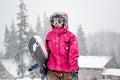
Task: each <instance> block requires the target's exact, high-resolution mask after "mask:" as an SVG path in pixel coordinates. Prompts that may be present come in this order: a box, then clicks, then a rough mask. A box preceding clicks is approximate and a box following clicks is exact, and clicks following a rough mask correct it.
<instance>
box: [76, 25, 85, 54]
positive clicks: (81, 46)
mask: <svg viewBox="0 0 120 80" xmlns="http://www.w3.org/2000/svg"><path fill="white" fill-rule="evenodd" d="M77 38H78V45H79V50H80V54H81V55H87V48H86V41H85V35H84V32H83V30H82V27H81V25H79V26H78V30H77Z"/></svg>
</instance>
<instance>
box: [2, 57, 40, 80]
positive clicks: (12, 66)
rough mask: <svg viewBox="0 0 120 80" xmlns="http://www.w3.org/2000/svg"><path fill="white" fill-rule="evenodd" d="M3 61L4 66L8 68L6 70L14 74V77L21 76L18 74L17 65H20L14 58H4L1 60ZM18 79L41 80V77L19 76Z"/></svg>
mask: <svg viewBox="0 0 120 80" xmlns="http://www.w3.org/2000/svg"><path fill="white" fill-rule="evenodd" d="M1 63H2V64H3V66H4V67H5V68H6V70H7V71H8V72H9V73H10V74H11V75H12V76H13V77H15V78H16V77H19V76H18V75H17V69H18V68H17V67H18V64H17V63H16V62H15V60H14V59H4V60H1ZM16 80H41V79H37V78H35V79H31V78H29V77H24V78H22V79H20V78H18V79H16Z"/></svg>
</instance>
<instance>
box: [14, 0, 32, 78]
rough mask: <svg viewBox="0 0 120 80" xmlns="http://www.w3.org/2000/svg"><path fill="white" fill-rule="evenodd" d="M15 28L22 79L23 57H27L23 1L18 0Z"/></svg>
mask: <svg viewBox="0 0 120 80" xmlns="http://www.w3.org/2000/svg"><path fill="white" fill-rule="evenodd" d="M17 15H18V16H17V20H18V23H17V26H18V42H19V46H18V48H19V52H18V54H17V56H16V57H17V60H18V61H19V63H18V64H19V70H20V72H21V77H22V78H23V77H24V72H25V62H24V59H25V58H24V56H26V55H28V53H29V51H28V46H27V45H28V40H29V38H30V37H29V23H28V15H27V9H26V5H25V3H24V1H23V0H20V4H19V12H18V13H17Z"/></svg>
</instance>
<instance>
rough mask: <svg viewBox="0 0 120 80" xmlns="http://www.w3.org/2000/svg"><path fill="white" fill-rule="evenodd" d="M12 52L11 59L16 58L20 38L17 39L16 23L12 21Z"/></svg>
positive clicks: (10, 43)
mask: <svg viewBox="0 0 120 80" xmlns="http://www.w3.org/2000/svg"><path fill="white" fill-rule="evenodd" d="M10 29H11V31H10V42H9V45H10V51H9V53H10V54H9V58H15V56H16V55H17V52H18V42H17V41H18V37H17V31H16V29H15V25H14V21H13V20H12V23H11V27H10Z"/></svg>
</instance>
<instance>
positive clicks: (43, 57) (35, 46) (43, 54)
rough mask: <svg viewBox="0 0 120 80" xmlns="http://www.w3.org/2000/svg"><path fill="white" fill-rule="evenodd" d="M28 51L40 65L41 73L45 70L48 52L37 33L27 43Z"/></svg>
mask: <svg viewBox="0 0 120 80" xmlns="http://www.w3.org/2000/svg"><path fill="white" fill-rule="evenodd" d="M28 47H29V51H30V53H31V56H32V58H33V59H34V60H35V61H36V62H37V64H38V66H39V67H40V72H41V74H45V73H46V71H47V67H46V63H47V60H48V53H47V50H46V48H45V44H44V42H43V40H42V38H41V36H39V35H34V36H33V37H32V38H31V39H30V41H29V43H28Z"/></svg>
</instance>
